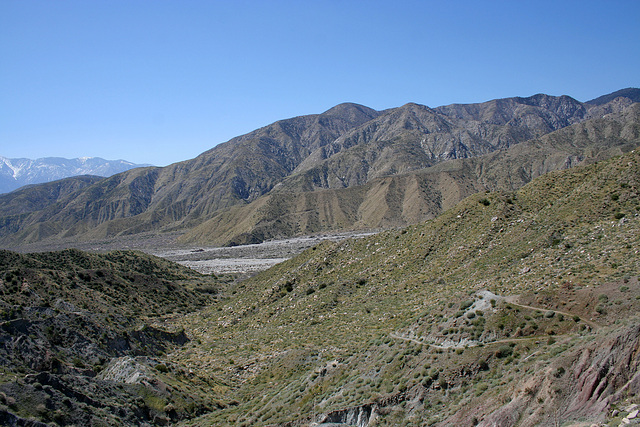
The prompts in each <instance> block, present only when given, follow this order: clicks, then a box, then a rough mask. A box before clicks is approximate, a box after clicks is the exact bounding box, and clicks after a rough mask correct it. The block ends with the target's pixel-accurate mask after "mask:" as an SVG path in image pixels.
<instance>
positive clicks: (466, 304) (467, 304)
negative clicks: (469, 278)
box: [460, 301, 473, 310]
mask: <svg viewBox="0 0 640 427" xmlns="http://www.w3.org/2000/svg"><path fill="white" fill-rule="evenodd" d="M472 305H473V301H463V302H462V303H461V304H460V310H466V309H467V308H469V307H471V306H472Z"/></svg>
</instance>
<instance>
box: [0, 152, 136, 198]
mask: <svg viewBox="0 0 640 427" xmlns="http://www.w3.org/2000/svg"><path fill="white" fill-rule="evenodd" d="M143 166H149V165H136V164H134V163H131V162H127V161H124V160H105V159H101V158H99V157H81V158H78V159H63V158H61V157H44V158H41V159H36V160H32V159H8V158H6V157H2V156H0V193H8V192H10V191H13V190H15V189H17V188H20V187H22V186H25V185H30V184H40V183H43V182H51V181H56V180H59V179H63V178H68V177H71V176H79V175H95V176H101V177H107V176H111V175H115V174H117V173H120V172H124V171H127V170H129V169H133V168H137V167H143Z"/></svg>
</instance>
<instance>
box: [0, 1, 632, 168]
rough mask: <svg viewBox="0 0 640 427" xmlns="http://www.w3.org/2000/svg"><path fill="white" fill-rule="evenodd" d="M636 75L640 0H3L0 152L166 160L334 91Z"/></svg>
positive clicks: (462, 87)
mask: <svg viewBox="0 0 640 427" xmlns="http://www.w3.org/2000/svg"><path fill="white" fill-rule="evenodd" d="M639 86H640V1H637V0H628V1H617V0H608V1H588V0H581V1H562V0H554V1H546V0H536V1H528V0H511V1H499V0H496V1H479V0H476V1H464V0H461V1H407V0H394V1H389V0H388V1H373V0H370V1H350V0H341V1H333V0H323V1H318V0H316V1H305V0H295V1H294V0H290V1H289V0H287V1H285V0H262V1H257V0H255V1H245V0H234V1H231V0H229V1H215V0H208V1H196V0H174V1H166V0H153V1H152V0H108V1H105V0H82V1H76V0H45V1H34V0H0V155H1V156H5V157H11V158H15V157H27V158H39V157H48V156H59V157H67V158H72V157H80V156H97V157H103V158H107V159H126V160H130V161H134V162H137V163H152V164H156V165H159V166H163V165H167V164H170V163H173V162H176V161H181V160H186V159H189V158H193V157H195V156H197V155H198V154H200V153H202V152H203V151H206V150H208V149H210V148H212V147H213V146H215V145H217V144H218V143H221V142H224V141H227V140H229V139H230V138H232V137H234V136H238V135H241V134H244V133H247V132H250V131H252V130H254V129H257V128H259V127H261V126H265V125H267V124H269V123H272V122H274V121H276V120H279V119H285V118H289V117H293V116H298V115H304V114H315V113H321V112H323V111H325V110H327V109H329V108H331V107H332V106H334V105H336V104H339V103H341V102H356V103H360V104H364V105H366V106H369V107H371V108H375V109H385V108H391V107H397V106H400V105H403V104H405V103H407V102H417V103H420V104H425V105H428V106H431V107H436V106H439V105H446V104H451V103H473V102H483V101H487V100H490V99H495V98H502V97H510V96H529V95H533V94H536V93H547V94H550V95H563V94H566V95H570V96H572V97H574V98H576V99H578V100H580V101H587V100H589V99H592V98H595V97H597V96H600V95H603V94H606V93H610V92H613V91H615V90H618V89H622V88H626V87H639Z"/></svg>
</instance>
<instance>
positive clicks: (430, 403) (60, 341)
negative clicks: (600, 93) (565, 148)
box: [0, 150, 640, 427]
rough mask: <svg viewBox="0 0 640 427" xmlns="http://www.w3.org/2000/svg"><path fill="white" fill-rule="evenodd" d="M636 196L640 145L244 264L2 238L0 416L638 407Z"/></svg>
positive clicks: (606, 411) (515, 414)
mask: <svg viewBox="0 0 640 427" xmlns="http://www.w3.org/2000/svg"><path fill="white" fill-rule="evenodd" d="M639 196H640V151H638V150H636V151H631V152H628V153H626V154H624V155H622V156H616V157H613V158H610V159H608V160H604V161H600V162H597V163H594V164H591V165H584V166H579V167H575V168H572V169H569V170H563V171H555V172H549V173H547V174H544V175H542V176H540V177H538V178H536V179H534V180H532V181H531V182H530V183H529V184H527V185H525V186H523V187H522V188H520V189H518V190H516V191H497V192H481V193H478V194H474V195H472V196H470V197H468V198H466V199H465V200H463V201H462V202H461V203H459V204H457V205H455V206H453V207H452V208H450V209H448V210H446V211H445V212H444V213H442V214H441V215H439V216H438V217H437V218H435V219H432V220H429V221H426V222H423V223H420V224H416V225H412V226H410V227H407V228H402V229H395V230H388V231H385V232H382V233H379V234H377V235H373V236H369V237H364V238H359V239H353V240H346V241H342V242H333V241H325V242H322V243H320V244H318V245H316V246H314V247H312V248H310V249H308V250H307V251H305V252H303V253H302V254H301V255H299V256H297V257H295V258H292V259H290V260H288V261H285V262H283V263H281V264H278V265H276V266H274V267H272V268H271V269H269V270H267V271H264V272H262V273H260V274H258V275H256V276H254V277H252V278H250V279H248V280H245V281H238V282H234V281H224V280H222V278H215V277H211V278H209V279H208V280H209V281H207V279H206V277H204V276H200V275H198V274H196V273H193V272H189V271H188V270H186V269H184V268H182V267H179V266H176V265H174V264H171V263H169V262H168V261H161V260H158V259H157V258H153V257H148V256H144V255H141V254H137V253H131V252H113V253H107V254H104V255H89V254H85V253H82V252H79V251H75V250H67V251H63V252H55V253H42V254H32V255H20V254H17V253H13V252H6V251H5V252H3V253H1V254H0V255H1V256H0V262H1V265H2V270H3V271H4V272H5V273H4V275H3V276H2V277H0V279H1V284H2V304H3V306H2V309H3V314H2V316H3V323H2V328H0V332H2V337H0V339H2V342H3V350H2V352H1V353H0V364H1V369H2V372H3V375H2V381H1V382H0V405H1V406H0V419H2V420H3V422H5V423H6V424H11V423H13V424H16V425H19V423H27V422H31V423H32V424H33V425H37V424H35V423H38V422H42V423H55V424H58V425H69V424H83V425H89V424H92V423H96V422H98V420H99V421H100V422H101V423H103V424H104V425H140V424H143V423H146V424H151V425H164V424H169V423H172V424H180V425H192V426H204V425H220V426H226V425H229V426H231V425H241V426H253V425H279V426H306V425H313V424H315V423H328V424H331V423H333V424H334V425H335V424H344V425H358V426H374V425H376V426H397V425H406V426H412V425H416V426H418V425H419V426H423V425H437V426H450V425H460V426H473V425H481V426H505V427H506V426H513V425H519V426H534V425H535V426H556V425H565V424H571V425H573V424H575V423H578V422H580V423H588V424H587V425H591V424H593V423H605V422H606V423H609V425H619V424H620V423H622V422H623V420H625V419H626V420H627V421H629V420H630V419H635V418H634V417H636V416H637V412H636V411H635V410H636V409H637V408H640V406H638V405H640V399H639V398H638V395H639V393H640V383H639V382H638V378H639V377H640V371H639V368H640V359H639V358H638V354H639V353H638V349H640V320H639V318H638V317H637V315H636V314H637V312H638V310H640V283H639V281H638V271H640V257H638V254H637V251H638V249H637V248H639V247H640V197H639ZM26 420H29V421H26Z"/></svg>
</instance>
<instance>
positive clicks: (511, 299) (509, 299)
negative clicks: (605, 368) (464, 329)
mask: <svg viewBox="0 0 640 427" xmlns="http://www.w3.org/2000/svg"><path fill="white" fill-rule="evenodd" d="M518 297H519V295H511V296H508V297H502V298H503V299H504V301H505V302H507V303H509V304H511V305H514V306H516V307H521V308H526V309H530V310H536V311H553V312H554V313H555V314H562V315H563V316H567V317H569V318H573V316H574V314H572V313H567V312H566V311H560V310H553V309H550V308H545V307H535V306H531V305H524V304H520V303H518V302H516V301H517V299H518ZM580 322H583V323H585V324H586V325H588V326H589V327H590V328H591V329H592V330H596V329H600V328H602V326H601V325H599V324H597V323H595V322H592V321H590V320H586V319H583V318H582V317H581V318H580ZM570 335H573V334H570V333H567V334H560V335H554V337H555V338H561V337H567V336H570ZM389 336H390V337H391V338H395V339H399V340H404V341H410V342H412V343H415V344H418V345H428V346H430V347H433V348H438V349H442V350H447V349H450V348H455V349H458V348H465V347H477V346H478V345H481V344H482V345H491V344H501V343H509V342H514V341H533V340H539V339H541V338H543V337H544V336H542V335H536V336H532V337H520V338H504V339H500V340H495V341H488V342H482V341H468V342H466V343H464V344H462V343H461V344H446V345H439V344H432V343H428V342H425V341H420V340H417V339H415V338H410V337H405V336H402V335H399V334H397V333H395V332H391V333H390V334H389ZM529 357H531V355H529V356H528V357H527V358H529Z"/></svg>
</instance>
